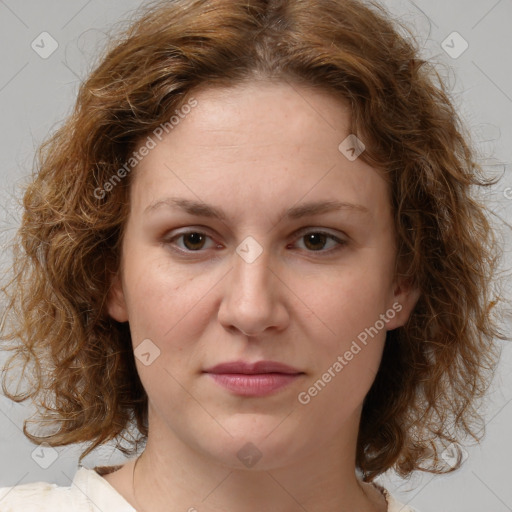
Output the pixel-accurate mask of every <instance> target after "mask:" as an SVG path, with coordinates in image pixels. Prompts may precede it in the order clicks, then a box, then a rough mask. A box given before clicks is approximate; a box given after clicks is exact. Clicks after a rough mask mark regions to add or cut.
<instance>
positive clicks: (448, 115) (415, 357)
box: [0, 0, 502, 512]
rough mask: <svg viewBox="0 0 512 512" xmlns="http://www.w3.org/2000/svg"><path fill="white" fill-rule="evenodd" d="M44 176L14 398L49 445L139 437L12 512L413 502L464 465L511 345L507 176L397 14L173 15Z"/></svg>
mask: <svg viewBox="0 0 512 512" xmlns="http://www.w3.org/2000/svg"><path fill="white" fill-rule="evenodd" d="M39 163H40V168H39V171H38V173H37V175H36V176H35V177H34V180H33V183H32V184H31V185H30V186H29V187H28V189H27V191H26V193H25V198H24V207H25V214H24V218H23V223H22V226H21V229H20V231H19V242H20V246H19V251H18V252H17V253H16V254H15V260H14V269H13V279H12V281H11V282H10V284H9V286H7V287H6V289H5V292H6V293H7V294H8V297H10V301H11V302H10V307H9V313H10V316H9V318H10V321H9V322H7V324H6V327H5V332H4V334H3V338H4V340H18V344H17V347H15V348H14V350H15V351H14V354H13V359H12V361H11V363H12V364H11V368H12V369H14V368H15V367H14V366H13V365H14V363H15V362H16V361H23V362H27V363H29V364H30V363H31V364H32V365H33V366H32V368H33V374H32V381H31V383H32V384H33V387H32V388H31V389H30V390H29V391H27V392H26V393H24V394H22V393H20V392H13V391H10V390H9V389H7V388H8V386H7V385H6V383H5V382H4V388H6V389H5V392H6V393H7V394H8V396H10V398H12V399H13V400H18V401H21V400H24V399H27V398H29V397H30V398H32V399H33V400H36V403H39V404H40V405H41V406H42V408H43V410H45V411H46V415H45V417H43V418H42V421H44V422H46V424H51V425H54V426H55V427H56V428H55V429H54V430H53V431H52V433H51V434H49V435H46V436H43V435H38V434H36V433H29V432H28V430H27V429H25V434H26V435H27V436H28V437H29V438H30V439H31V440H33V441H34V442H36V443H40V442H41V441H45V442H47V443H49V444H50V445H51V446H62V445H67V444H70V443H76V442H89V443H90V446H89V448H88V449H87V450H86V451H85V452H84V453H83V454H82V457H81V459H82V458H83V457H84V456H85V455H87V454H88V453H90V452H91V451H92V450H93V449H94V448H96V447H98V446H100V445H101V444H103V443H105V442H107V441H110V440H113V439H114V440H116V441H118V442H119V447H120V449H121V450H123V452H124V453H126V454H127V455H135V454H136V453H137V448H138V444H139V443H144V445H145V446H144V451H143V453H142V454H141V455H140V456H139V457H137V458H135V457H134V458H131V459H130V460H129V461H128V462H127V463H126V464H124V465H122V466H115V467H102V468H95V469H94V470H93V469H86V468H80V469H79V470H78V472H77V474H76V476H75V479H74V482H73V485H72V486H71V487H70V488H66V487H57V486H55V485H54V484H46V483H42V482H39V483H35V484H26V485H20V486H17V487H15V488H5V489H2V490H1V491H0V509H1V510H2V511H3V510H16V511H17V510H23V511H29V510H38V511H41V510H52V511H55V510H70V509H72V510H76V511H81V510H96V509H100V510H116V511H117V510H119V511H121V510H126V511H128V510H130V511H132V510H138V511H153V512H159V511H163V510H165V511H169V510H172V511H174V510H176V511H178V510H188V511H194V510H198V511H203V510H204V511H212V512H214V511H220V510H244V511H256V510H258V511H259V510H276V511H283V512H285V511H286V512H288V511H299V510H308V511H322V512H325V511H329V512H330V511H333V512H334V511H336V512H339V511H355V510H357V511H360V512H370V511H371V512H384V511H388V512H397V511H399V510H401V511H404V510H412V509H410V508H408V507H405V506H403V505H402V504H401V503H398V501H397V500H396V499H395V498H394V497H393V496H392V495H391V494H390V493H389V492H388V491H387V490H386V489H384V488H383V487H382V486H380V485H378V484H376V483H375V482H374V480H375V478H376V477H378V476H379V475H381V474H382V473H384V472H385V471H387V470H388V469H394V470H395V471H397V473H398V474H399V475H401V476H404V477H405V476H407V475H409V474H411V473H412V472H413V471H416V470H424V471H430V472H433V473H444V472H448V471H453V470H455V469H457V468H458V467H460V465H461V460H460V454H461V449H460V442H461V440H462V439H463V438H464V437H465V436H467V435H470V436H472V437H473V438H475V439H476V432H477V431H478V420H479V416H478V414H477V413H476V409H475V406H476V404H477V400H478V399H480V398H481V397H482V396H483V393H484V392H485V390H486V388H487V386H488V383H489V382H490V379H491V377H492V371H493V368H494V367H495V365H496V362H497V360H498V349H497V347H496V345H495V342H494V340H495V338H496V337H499V336H502V335H501V333H499V332H498V329H497V327H496V324H495V322H494V320H493V317H492V316H491V313H492V307H493V306H494V305H495V304H496V302H497V300H498V299H499V298H497V297H494V296H491V293H492V292H491V282H492V278H493V276H494V273H495V270H496V268H497V263H498V253H499V251H498V248H497V246H496V244H495V241H494V238H493V234H492V230H491V229H490V225H489V222H488V220H487V215H486V211H485V208H484V207H483V206H482V205H480V204H479V203H478V202H477V201H476V200H475V199H474V198H473V197H472V195H471V187H473V186H485V185H487V184H489V183H490V182H488V181H486V180H485V179H484V177H483V176H481V173H480V169H479V168H478V166H477V164H476V163H475V161H474V158H473V154H472V151H471V148H470V147H469V145H468V143H467V140H466V137H465V133H464V130H463V128H462V127H461V126H460V123H459V120H458V117H457V115H456V113H455V111H454V109H453V106H452V105H451V103H450V101H449V99H448V96H447V94H446V92H445V90H444V88H443V85H442V83H436V81H435V72H433V69H432V68H431V67H429V65H428V63H427V62H425V61H423V60H421V59H420V58H419V57H418V49H417V48H416V47H415V46H414V45H413V44H412V43H411V42H410V41H408V40H406V39H405V38H404V37H402V36H400V35H399V34H398V31H397V28H395V26H394V25H393V24H392V23H391V21H390V20H389V17H388V15H387V14H386V12H385V11H384V10H383V9H381V8H380V7H379V6H378V5H377V4H375V5H371V6H368V5H365V4H363V3H361V2H359V1H356V0H350V1H343V2H340V1H334V0H324V1H322V2H317V1H312V0H311V1H309V0H306V1H301V2H296V1H295V2H293V1H285V0H281V1H277V0H276V1H263V0H251V1H246V0H244V1H243V2H239V1H233V0H230V1H228V0H217V1H215V2H207V1H205V0H181V1H172V2H169V1H165V2H159V3H156V4H152V5H150V6H148V7H147V8H146V10H145V12H144V13H143V14H141V16H140V17H139V18H138V19H137V20H136V21H135V22H134V23H133V25H132V26H131V27H130V28H129V29H128V30H127V31H126V32H125V33H124V34H122V35H121V36H120V37H119V38H118V39H117V40H116V41H115V42H114V43H113V44H112V45H111V47H110V48H109V49H108V51H107V52H106V54H105V55H104V56H103V59H102V61H101V63H100V65H99V66H98V67H97V68H96V69H95V70H94V71H93V72H92V73H91V75H90V77H89V78H88V80H87V81H85V83H83V84H82V86H81V88H80V91H79V94H78V98H77V103H76V108H75V110H74V112H73V114H72V116H71V117H70V118H69V119H68V120H67V121H66V123H65V124H64V125H63V127H62V128H61V129H60V130H59V131H58V132H57V133H56V134H55V135H54V136H53V137H52V138H51V139H49V140H48V141H47V143H45V144H44V145H43V147H42V148H41V151H40V154H39ZM10 373H12V371H11V372H10ZM10 373H9V374H10ZM48 422H49V423H48ZM130 426H135V427H136V428H137V430H138V432H139V433H140V436H139V437H138V438H136V439H133V440H132V441H131V445H130V446H128V447H127V446H125V445H123V441H128V442H129V443H130V441H129V440H128V434H127V433H128V428H129V427H130ZM447 447H448V449H449V450H451V452H450V453H452V452H455V453H456V455H458V459H457V457H455V459H456V460H454V461H452V462H451V463H450V464H447V463H446V461H445V459H446V457H444V458H443V456H442V454H443V453H445V450H446V449H447ZM81 459H80V460H81ZM2 507H3V508H2ZM94 507H96V508H94Z"/></svg>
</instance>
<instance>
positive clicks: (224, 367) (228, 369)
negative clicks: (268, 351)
mask: <svg viewBox="0 0 512 512" xmlns="http://www.w3.org/2000/svg"><path fill="white" fill-rule="evenodd" d="M204 371H205V372H206V373H216V374H219V373H237V374H245V375H255V374H262V373H285V374H299V373H304V372H301V371H300V370H298V369H297V368H294V367H293V366H289V365H287V364H283V363H278V362H276V361H257V362H255V363H248V362H246V361H231V362H228V363H220V364H217V365H215V366H212V367H211V368H207V369H206V370H204Z"/></svg>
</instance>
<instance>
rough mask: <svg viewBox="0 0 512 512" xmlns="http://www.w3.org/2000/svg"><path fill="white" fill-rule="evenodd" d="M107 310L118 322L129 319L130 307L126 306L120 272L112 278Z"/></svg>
mask: <svg viewBox="0 0 512 512" xmlns="http://www.w3.org/2000/svg"><path fill="white" fill-rule="evenodd" d="M107 311H108V314H109V315H110V316H111V317H112V318H113V319H114V320H117V321H118V322H127V321H128V308H127V307H126V300H125V298H124V291H123V285H122V283H121V279H120V277H119V274H116V275H115V276H114V278H113V279H112V283H111V286H110V290H109V291H108V296H107Z"/></svg>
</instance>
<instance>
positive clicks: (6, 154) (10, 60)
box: [0, 0, 512, 512]
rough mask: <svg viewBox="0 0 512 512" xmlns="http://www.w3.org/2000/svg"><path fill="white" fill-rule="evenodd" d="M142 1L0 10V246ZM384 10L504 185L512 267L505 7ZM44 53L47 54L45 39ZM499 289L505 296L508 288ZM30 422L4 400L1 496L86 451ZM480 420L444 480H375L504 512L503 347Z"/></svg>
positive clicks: (511, 493)
mask: <svg viewBox="0 0 512 512" xmlns="http://www.w3.org/2000/svg"><path fill="white" fill-rule="evenodd" d="M140 3H141V2H140V1H139V0H129V1H126V0H125V1H123V2H122V1H121V0H108V1H103V2H100V1H99V0H88V1H87V0H68V1H65V2H64V1H63V0H60V1H58V0H45V1H36V0H25V1H23V2H21V1H18V2H16V1H15V0H0V43H1V50H0V51H1V63H2V66H1V69H0V111H1V113H2V125H1V126H2V132H1V133H2V137H1V138H0V146H1V151H0V158H1V171H0V172H1V176H2V185H1V196H0V205H1V206H2V208H0V221H1V226H0V242H1V243H2V244H3V242H4V241H5V240H7V238H8V237H10V236H11V235H12V234H13V230H14V229H15V227H16V224H17V222H18V220H17V219H18V218H19V210H18V208H17V207H16V204H15V203H14V202H13V200H12V197H11V196H12V194H13V192H14V191H15V187H16V186H18V185H19V184H22V183H23V182H24V179H25V178H26V177H27V176H28V175H29V173H30V172H31V169H32V165H33V158H34V152H35V149H36V148H37V146H38V145H39V144H40V143H41V142H42V140H43V139H44V138H46V136H47V135H48V134H49V133H50V132H52V131H54V130H55V129H56V127H58V125H59V123H60V122H61V121H62V120H63V118H64V117H65V116H66V115H67V114H69V113H70V111H71V108H72V105H73V102H74V99H75V96H76V92H77V87H78V84H79V83H80V81H81V79H82V78H83V77H85V76H86V74H87V72H88V71H89V70H90V69H91V66H92V64H93V62H94V59H95V56H96V55H97V51H98V50H99V49H100V48H101V46H102V44H103V42H104V41H105V39H106V32H107V31H108V30H109V29H110V28H111V27H112V24H113V23H115V22H118V21H119V20H122V19H125V18H126V17H127V15H128V14H129V12H130V11H132V10H133V9H135V8H136V7H138V6H139V5H140ZM383 3H384V4H385V5H386V6H387V7H388V8H389V9H390V10H391V11H392V12H393V14H394V15H395V16H396V17H397V18H400V19H401V20H403V21H405V22H406V23H408V24H409V26H411V27H412V28H413V29H414V30H415V33H416V34H417V35H418V39H419V40H420V41H421V45H422V47H423V51H424V56H426V57H428V58H431V59H434V60H435V61H436V62H438V63H439V64H438V65H439V71H440V73H441V74H442V75H443V76H445V77H446V80H447V82H448V83H449V84H450V88H451V91H452V97H453V100H454V101H455V103H456V105H457V107H458V109H459V112H460V113H461V115H462V118H463V120H464V121H465V123H466V125H467V126H468V128H469V129H470V130H471V132H472V134H473V137H474V142H475V144H476V145H477V148H478V151H479V159H480V163H481V165H482V166H483V167H484V168H485V169H486V170H487V171H488V172H489V173H490V174H496V173H498V174H501V175H503V178H502V180H501V181H500V183H499V184H498V185H496V186H495V187H493V189H492V190H490V191H488V192H487V193H486V200H487V201H488V202H489V205H490V206H491V208H492V210H493V211H494V213H495V216H494V217H493V218H494V219H495V221H496V226H497V228H498V229H499V232H500V233H501V234H502V238H503V242H504V244H505V251H506V259H505V262H504V263H505V264H504V266H505V267H506V268H511V265H510V247H511V238H512V237H511V232H512V188H508V187H512V175H511V163H512V64H511V53H512V30H511V26H512V0H499V1H496V0H479V1H475V0H473V1H463V0H456V1H453V0H452V1H450V2H446V1H439V0H436V1H427V0H416V1H415V2H412V1H408V0H403V1H391V0H387V1H385V2H383ZM454 31H456V32H458V33H459V34H460V35H461V36H462V38H463V39H464V40H465V41H467V44H468V45H469V46H468V48H467V50H466V51H464V52H463V53H462V54H461V55H460V56H458V57H457V58H452V57H451V56H449V55H448V54H447V53H446V51H445V49H444V48H443V44H442V43H443V41H445V40H446V38H447V37H448V36H450V34H452V33H453V32H454ZM42 32H48V33H50V34H51V36H52V37H53V38H54V39H55V40H56V41H57V43H58V48H57V49H56V50H55V52H54V53H53V54H52V55H50V56H49V57H48V58H42V57H41V56H40V55H39V54H38V53H36V51H35V50H34V49H33V48H32V47H31V43H32V41H34V40H36V42H37V41H40V38H38V36H39V35H40V34H41V33H42ZM36 38H38V39H36ZM452 40H453V42H452ZM448 44H449V45H450V46H452V47H453V48H452V49H451V50H449V51H451V52H457V53H459V52H460V51H461V49H463V46H462V45H463V44H464V42H463V41H462V40H460V39H457V36H455V38H454V36H450V37H449V38H448ZM45 47H46V49H48V48H49V47H50V46H49V40H46V44H45ZM41 51H42V50H41ZM2 252H3V251H2ZM0 262H1V264H2V269H3V268H4V266H5V265H7V264H8V263H9V261H8V257H7V256H6V255H5V254H3V255H2V258H1V259H0ZM2 271H3V270H2ZM505 285H506V286H507V289H509V290H510V286H509V283H508V281H505ZM511 319H512V315H510V313H509V314H508V315H507V316H505V318H504V324H503V325H504V329H505V331H506V332H507V333H509V332H510V327H511V325H512V321H511ZM0 363H1V357H0ZM32 412H34V411H33V409H31V408H30V407H29V406H27V405H18V404H14V403H11V402H10V401H9V400H7V399H6V398H5V397H3V396H1V395H0V432H2V435H1V438H0V487H3V486H8V485H16V484H22V483H28V482H33V481H41V480H42V481H48V482H55V483H57V484H59V485H70V482H71V480H72V478H73V476H74V473H75V471H76V464H77V459H78V454H79V452H80V451H82V450H81V448H83V447H81V446H72V447H60V448H56V449H55V450H54V449H47V448H44V447H43V448H41V447H36V446H35V445H33V444H32V443H30V442H29V441H28V440H27V439H26V438H25V437H24V435H23V433H22V431H21V426H22V423H23V420H24V419H26V418H28V417H29V416H30V414H31V413H32ZM485 418H486V436H485V438H484V440H483V442H482V443H481V444H480V445H479V446H468V447H467V453H468V456H469V457H468V460H467V462H466V464H465V465H464V466H463V468H462V469H461V470H459V471H457V472H455V473H452V474H450V475H446V476H434V475H432V474H424V475H422V474H419V475H415V476H413V477H412V478H411V479H410V480H409V481H402V480H401V479H399V478H397V477H396V476H395V475H392V474H390V475H385V476H384V477H382V478H380V479H379V480H380V482H381V483H382V484H383V485H385V486H386V487H387V488H388V489H389V490H390V491H391V492H393V493H394V494H395V495H396V496H397V498H398V499H400V500H401V501H403V502H404V503H409V504H410V505H412V506H414V507H416V508H417V509H419V510H420V511H421V512H444V511H446V512H448V511H450V512H462V511H464V512H473V511H474V512H481V511H483V510H485V511H491V512H505V511H512V485H510V484H511V483H512V470H511V469H510V465H509V462H510V460H509V459H510V457H511V455H512V441H511V440H510V437H509V436H510V426H511V425H512V351H511V349H510V344H509V343H504V348H503V357H502V361H501V364H500V368H499V372H498V374H497V375H496V379H495V381H494V384H493V388H492V390H491V392H490V394H489V398H488V400H487V401H486V407H485ZM54 459H55V460H54ZM123 460H124V459H123V457H122V455H121V454H119V453H118V452H115V451H114V450H113V449H112V447H110V446H107V447H105V448H102V449H101V450H97V451H96V452H94V453H93V454H91V455H90V456H88V457H87V458H86V459H85V461H84V462H85V464H84V465H86V466H88V467H92V466H93V465H96V464H100V463H101V464H103V463H105V464H115V463H117V462H121V461H123ZM41 465H42V466H48V467H47V468H46V469H45V468H44V467H41ZM0 508H1V504H0Z"/></svg>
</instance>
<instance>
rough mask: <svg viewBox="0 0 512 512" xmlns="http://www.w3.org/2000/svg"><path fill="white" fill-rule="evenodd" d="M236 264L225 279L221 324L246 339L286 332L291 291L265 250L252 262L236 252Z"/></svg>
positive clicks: (219, 313) (219, 315) (220, 311)
mask: <svg viewBox="0 0 512 512" xmlns="http://www.w3.org/2000/svg"><path fill="white" fill-rule="evenodd" d="M233 258H234V265H233V269H232V271H231V272H229V273H228V275H227V276H226V279H225V280H223V283H224V285H223V286H224V288H223V296H222V301H221V304H220V307H219V312H218V319H219V322H220V323H221V324H222V325H223V326H224V327H225V328H226V329H229V330H238V331H240V332H241V333H242V334H244V335H245V336H252V337H254V336H259V335H262V334H263V333H264V332H265V331H266V330H268V329H273V330H277V331H280V330H283V329H285V327H286V325H287V322H288V320H289V314H288V310H287V304H286V295H285V294H286V290H287V289H288V288H287V287H286V286H285V285H284V284H283V281H282V280H281V278H280V277H279V272H278V270H277V269H276V267H275V266H274V268H272V267H271V262H270V261H269V258H268V257H267V255H266V253H265V251H263V253H262V254H261V255H260V256H259V257H258V258H257V259H256V260H255V261H253V262H251V263H249V262H247V261H245V260H244V259H243V258H242V257H240V256H239V255H238V254H236V253H235V255H234V256H233Z"/></svg>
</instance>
